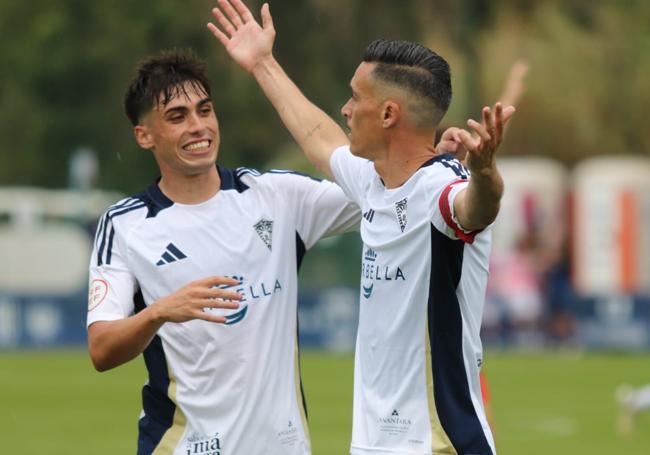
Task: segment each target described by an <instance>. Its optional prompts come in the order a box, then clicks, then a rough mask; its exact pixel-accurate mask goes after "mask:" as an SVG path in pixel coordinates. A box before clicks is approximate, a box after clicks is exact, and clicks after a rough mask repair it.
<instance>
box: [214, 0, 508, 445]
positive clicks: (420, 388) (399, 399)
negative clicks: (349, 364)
mask: <svg viewBox="0 0 650 455" xmlns="http://www.w3.org/2000/svg"><path fill="white" fill-rule="evenodd" d="M213 15H214V17H215V19H216V23H217V24H218V26H217V25H215V24H209V25H208V28H209V29H210V31H211V32H212V33H213V34H214V35H215V37H216V38H217V39H218V40H219V41H220V42H221V43H222V44H223V46H224V47H225V49H226V51H227V52H228V53H229V55H230V56H231V57H232V58H233V59H234V60H235V61H236V62H237V63H238V64H239V65H240V66H242V67H243V68H244V69H245V70H247V71H248V72H250V73H251V74H252V75H253V76H254V77H255V79H256V80H257V82H258V83H259V85H260V87H261V88H262V90H263V91H264V93H265V94H266V96H267V97H268V98H269V100H270V101H271V103H272V104H273V105H274V107H275V108H276V110H277V111H278V113H279V115H280V117H281V118H282V120H283V122H284V123H285V125H286V126H287V128H288V129H289V131H290V132H291V133H292V135H293V136H294V138H295V139H296V141H297V142H298V143H299V144H300V146H301V147H302V148H303V150H304V152H305V154H306V155H307V157H308V158H309V159H310V160H311V162H312V163H313V164H314V165H315V166H317V167H318V168H319V169H321V170H322V171H323V172H325V173H326V174H327V175H330V176H333V177H334V178H335V180H336V183H337V184H338V185H340V186H341V187H342V188H343V190H344V191H345V193H346V194H347V195H348V196H349V197H350V198H351V199H352V200H354V201H355V202H357V203H358V204H359V206H360V207H361V210H362V212H363V219H362V222H361V238H362V240H363V244H364V247H363V253H362V260H361V289H360V300H361V305H360V315H359V331H358V336H357V344H356V354H355V380H354V406H353V429H352V443H351V449H350V453H351V454H353V455H358V454H367V455H371V454H372V455H378V454H418V455H431V454H443V453H444V454H463V455H469V454H474V455H478V454H483V455H487V454H494V453H495V447H494V441H493V437H492V434H491V432H490V428H489V425H488V422H487V419H486V417H485V412H484V409H483V404H482V400H481V390H480V384H479V371H480V367H481V362H482V347H481V341H480V338H479V330H480V324H481V315H482V309H483V301H484V296H485V288H486V282H487V275H488V256H489V252H490V225H491V223H492V222H493V221H494V219H495V217H496V215H497V212H498V210H499V203H500V199H501V195H502V192H503V183H502V179H501V176H500V174H499V172H498V170H497V167H496V164H495V152H496V149H497V147H498V145H499V143H500V142H501V138H502V133H503V127H504V123H505V121H506V119H507V118H509V117H510V116H511V115H512V113H513V111H514V109H513V108H511V107H508V108H502V106H501V104H499V103H497V105H496V106H495V108H494V109H490V108H489V107H485V108H484V109H483V122H482V123H478V122H476V121H474V120H470V121H469V122H468V125H469V127H470V128H471V129H472V130H473V131H474V135H472V134H470V133H469V132H468V131H465V130H457V131H456V132H455V133H454V135H453V138H455V140H456V141H457V142H458V143H459V144H460V145H462V148H464V149H466V150H467V153H468V156H467V158H466V161H465V163H466V165H467V167H465V166H463V165H462V164H461V163H460V162H458V161H457V160H455V159H454V158H453V157H451V156H448V155H442V156H441V155H437V154H436V150H435V149H434V145H433V144H434V136H435V129H436V126H437V125H438V123H439V122H440V120H441V118H442V117H443V115H444V113H445V111H446V110H447V108H448V106H449V103H450V101H451V83H450V73H449V66H448V65H447V62H445V60H444V59H443V58H442V57H440V56H439V55H437V54H436V53H434V52H433V51H431V50H429V49H427V48H425V47H423V46H420V45H418V44H415V43H409V42H401V41H384V40H377V41H374V42H373V43H371V44H370V45H369V46H368V48H367V49H366V51H365V55H364V58H363V62H362V63H361V64H360V65H359V67H358V68H357V70H356V72H355V74H354V76H353V77H352V81H351V83H350V85H351V88H352V97H351V98H350V100H349V101H348V102H347V103H346V104H345V106H343V108H342V113H343V115H344V116H345V118H346V120H347V124H348V127H349V129H350V132H349V135H348V136H346V135H345V133H344V132H343V131H342V130H341V129H340V128H339V127H338V125H337V124H336V123H335V122H334V121H333V120H332V119H331V118H329V117H328V116H327V115H326V114H325V113H324V112H323V111H321V110H320V109H318V108H317V107H316V106H314V105H313V104H312V103H311V102H310V101H309V100H307V99H306V98H305V97H304V95H303V94H302V93H301V92H300V90H299V89H298V88H297V87H296V86H295V85H294V84H293V83H292V81H291V80H290V79H289V77H288V76H287V75H286V74H285V73H284V71H283V70H282V68H281V67H280V65H279V64H278V63H277V61H276V60H275V59H274V57H273V54H272V48H273V42H274V38H275V30H274V27H273V22H272V19H271V15H270V12H269V7H268V4H264V5H263V7H262V26H260V25H259V24H258V23H257V22H256V21H255V19H254V18H253V16H252V15H251V13H250V11H249V10H248V8H247V7H246V6H245V5H244V4H243V3H242V2H241V0H231V1H229V0H219V8H215V9H214V10H213ZM470 173H471V177H470Z"/></svg>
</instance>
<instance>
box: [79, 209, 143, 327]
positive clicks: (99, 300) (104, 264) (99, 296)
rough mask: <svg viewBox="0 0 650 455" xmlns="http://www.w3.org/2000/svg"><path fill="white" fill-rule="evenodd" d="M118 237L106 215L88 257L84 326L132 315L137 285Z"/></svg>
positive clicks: (122, 243)
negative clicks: (86, 308) (86, 303)
mask: <svg viewBox="0 0 650 455" xmlns="http://www.w3.org/2000/svg"><path fill="white" fill-rule="evenodd" d="M120 234H121V233H120V232H118V231H116V228H115V226H114V225H113V222H112V220H111V217H110V212H107V213H106V214H105V215H104V216H103V217H102V218H101V219H100V220H99V224H98V226H97V234H96V236H95V243H94V245H93V252H92V255H91V256H90V267H89V279H88V281H89V283H88V317H87V320H86V326H90V325H91V324H92V323H93V322H97V321H113V320H117V319H123V318H126V317H128V316H130V315H131V314H133V312H134V304H133V296H134V294H135V292H136V291H137V288H138V285H137V281H136V279H135V277H134V276H133V274H132V273H131V271H130V270H129V268H128V266H127V261H126V256H125V253H124V249H125V241H124V239H123V237H122V236H121V235H120Z"/></svg>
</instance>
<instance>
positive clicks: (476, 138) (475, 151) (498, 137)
mask: <svg viewBox="0 0 650 455" xmlns="http://www.w3.org/2000/svg"><path fill="white" fill-rule="evenodd" d="M514 112H515V108H514V107H513V106H508V107H506V108H503V106H502V105H501V103H496V105H495V106H494V110H492V109H490V108H489V107H488V106H485V107H484V108H483V122H482V123H479V122H477V121H476V120H473V119H469V120H468V121H467V125H468V126H469V127H470V128H471V129H472V130H474V133H475V135H471V134H470V133H469V132H467V131H465V130H462V129H459V130H458V131H457V132H456V135H457V137H458V138H459V139H460V141H461V143H462V145H463V147H464V148H465V149H466V150H467V156H466V157H465V160H464V164H465V166H466V167H467V168H468V169H469V170H470V171H471V172H472V174H474V173H476V174H481V173H484V172H490V171H492V170H493V169H495V167H496V162H495V155H496V151H497V149H498V148H499V145H500V144H501V141H502V140H503V130H504V127H505V125H506V123H507V122H508V121H509V120H510V118H511V117H512V115H513V114H514Z"/></svg>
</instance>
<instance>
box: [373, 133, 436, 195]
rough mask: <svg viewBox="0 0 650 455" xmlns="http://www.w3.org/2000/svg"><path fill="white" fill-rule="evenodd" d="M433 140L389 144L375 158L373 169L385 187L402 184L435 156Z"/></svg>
mask: <svg viewBox="0 0 650 455" xmlns="http://www.w3.org/2000/svg"><path fill="white" fill-rule="evenodd" d="M435 153H436V149H435V147H434V145H433V141H429V140H428V139H427V140H426V141H420V142H419V143H418V142H414V141H409V142H402V143H395V144H391V146H390V147H389V149H388V152H387V153H386V155H385V156H384V157H382V158H381V159H376V160H375V161H374V163H375V170H376V171H377V174H379V176H380V177H381V179H382V180H383V182H384V186H385V187H386V188H387V189H392V188H398V187H400V186H402V185H403V184H404V183H406V181H407V180H408V179H410V178H411V176H412V175H413V174H415V173H416V172H417V170H418V169H420V167H422V165H423V164H424V163H426V162H427V161H429V160H430V159H431V158H433V157H434V156H435Z"/></svg>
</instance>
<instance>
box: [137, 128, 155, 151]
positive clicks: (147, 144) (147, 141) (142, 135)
mask: <svg viewBox="0 0 650 455" xmlns="http://www.w3.org/2000/svg"><path fill="white" fill-rule="evenodd" d="M133 135H134V136H135V141H136V142H137V143H138V145H139V146H140V147H142V148H143V149H145V150H151V149H152V148H153V146H154V140H153V135H152V134H151V133H150V132H149V128H148V127H147V125H143V124H138V125H136V126H134V127H133Z"/></svg>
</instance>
